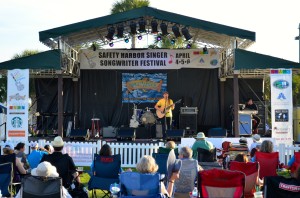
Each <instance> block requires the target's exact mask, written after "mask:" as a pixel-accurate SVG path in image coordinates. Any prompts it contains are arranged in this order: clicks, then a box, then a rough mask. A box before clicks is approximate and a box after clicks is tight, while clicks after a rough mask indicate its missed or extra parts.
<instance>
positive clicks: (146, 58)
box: [79, 48, 220, 70]
mask: <svg viewBox="0 0 300 198" xmlns="http://www.w3.org/2000/svg"><path fill="white" fill-rule="evenodd" d="M79 58H80V69H123V70H124V69H126V70H128V69H134V70H136V69H144V70H147V69H151V70H152V69H180V68H207V69H214V68H218V67H220V61H219V52H218V50H217V49H213V48H210V49H207V51H203V49H185V50H184V49H180V50H170V49H153V50H96V51H93V50H89V49H85V50H82V51H81V52H80V54H79Z"/></svg>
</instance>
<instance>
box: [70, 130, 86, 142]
mask: <svg viewBox="0 0 300 198" xmlns="http://www.w3.org/2000/svg"><path fill="white" fill-rule="evenodd" d="M86 137H87V130H86V129H72V130H71V132H70V139H71V140H85V138H86Z"/></svg>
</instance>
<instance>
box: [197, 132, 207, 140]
mask: <svg viewBox="0 0 300 198" xmlns="http://www.w3.org/2000/svg"><path fill="white" fill-rule="evenodd" d="M204 138H206V137H205V134H204V133H203V132H199V133H198V134H197V136H196V139H204Z"/></svg>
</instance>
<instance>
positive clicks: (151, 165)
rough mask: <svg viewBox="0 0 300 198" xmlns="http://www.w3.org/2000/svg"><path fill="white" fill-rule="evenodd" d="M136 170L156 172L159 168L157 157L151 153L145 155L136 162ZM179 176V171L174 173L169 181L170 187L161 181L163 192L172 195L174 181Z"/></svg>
mask: <svg viewBox="0 0 300 198" xmlns="http://www.w3.org/2000/svg"><path fill="white" fill-rule="evenodd" d="M136 170H137V172H139V173H156V172H157V170H158V165H157V164H156V162H155V159H154V158H153V157H152V156H150V155H144V156H143V157H142V158H141V159H140V161H139V162H138V163H137V164H136ZM178 178H179V172H174V173H172V176H171V177H170V179H169V181H168V187H167V188H166V187H165V185H164V183H163V182H161V193H162V194H165V195H167V196H168V197H172V192H173V188H174V182H175V180H176V179H178Z"/></svg>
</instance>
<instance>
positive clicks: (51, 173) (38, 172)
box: [15, 162, 72, 198]
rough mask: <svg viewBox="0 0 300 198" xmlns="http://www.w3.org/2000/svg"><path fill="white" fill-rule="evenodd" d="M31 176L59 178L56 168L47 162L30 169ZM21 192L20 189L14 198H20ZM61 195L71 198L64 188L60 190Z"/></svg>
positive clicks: (63, 197) (64, 197)
mask: <svg viewBox="0 0 300 198" xmlns="http://www.w3.org/2000/svg"><path fill="white" fill-rule="evenodd" d="M31 175H32V176H37V177H59V175H58V173H57V171H56V168H55V167H54V166H52V165H51V164H50V163H49V162H42V163H40V164H39V165H38V166H37V167H36V168H34V169H32V171H31ZM22 191H23V190H22V187H21V190H20V191H19V192H18V194H17V195H16V197H15V198H21V197H22ZM62 194H63V196H62V198H72V196H71V195H70V194H69V192H68V191H67V189H65V188H64V187H63V188H62Z"/></svg>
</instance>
